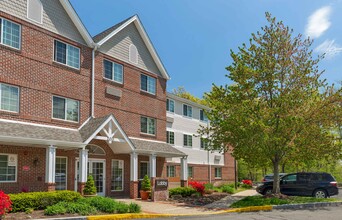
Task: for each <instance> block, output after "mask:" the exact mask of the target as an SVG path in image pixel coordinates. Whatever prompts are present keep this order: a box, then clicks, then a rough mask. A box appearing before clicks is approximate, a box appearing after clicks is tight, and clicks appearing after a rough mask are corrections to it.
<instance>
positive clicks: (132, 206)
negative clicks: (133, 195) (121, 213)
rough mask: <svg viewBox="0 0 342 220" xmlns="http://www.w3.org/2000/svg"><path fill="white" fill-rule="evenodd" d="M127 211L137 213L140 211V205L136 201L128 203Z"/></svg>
mask: <svg viewBox="0 0 342 220" xmlns="http://www.w3.org/2000/svg"><path fill="white" fill-rule="evenodd" d="M128 209H129V212H130V213H139V212H141V207H140V205H138V204H136V203H132V202H131V203H130V204H129V206H128Z"/></svg>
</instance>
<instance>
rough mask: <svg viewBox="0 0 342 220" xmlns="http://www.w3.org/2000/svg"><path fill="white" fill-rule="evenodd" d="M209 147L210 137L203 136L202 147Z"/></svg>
mask: <svg viewBox="0 0 342 220" xmlns="http://www.w3.org/2000/svg"><path fill="white" fill-rule="evenodd" d="M207 147H208V139H207V138H201V149H207Z"/></svg>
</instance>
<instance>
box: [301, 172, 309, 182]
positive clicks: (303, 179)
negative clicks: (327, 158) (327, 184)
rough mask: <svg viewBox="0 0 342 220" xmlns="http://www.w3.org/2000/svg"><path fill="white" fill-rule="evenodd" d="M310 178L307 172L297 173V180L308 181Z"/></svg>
mask: <svg viewBox="0 0 342 220" xmlns="http://www.w3.org/2000/svg"><path fill="white" fill-rule="evenodd" d="M309 179H310V174H309V173H300V174H298V181H308V180H309Z"/></svg>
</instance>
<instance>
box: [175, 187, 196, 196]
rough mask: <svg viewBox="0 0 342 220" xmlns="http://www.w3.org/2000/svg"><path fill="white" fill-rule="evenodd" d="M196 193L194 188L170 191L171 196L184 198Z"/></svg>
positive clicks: (180, 188) (178, 188)
mask: <svg viewBox="0 0 342 220" xmlns="http://www.w3.org/2000/svg"><path fill="white" fill-rule="evenodd" d="M196 192H197V191H196V190H195V189H194V188H192V187H177V188H173V189H170V190H169V196H170V197H171V196H173V195H181V196H182V197H189V196H191V195H192V194H194V193H196Z"/></svg>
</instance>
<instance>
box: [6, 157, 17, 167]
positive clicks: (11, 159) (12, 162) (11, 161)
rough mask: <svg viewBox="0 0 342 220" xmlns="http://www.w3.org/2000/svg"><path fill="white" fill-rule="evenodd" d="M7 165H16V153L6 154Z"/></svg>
mask: <svg viewBox="0 0 342 220" xmlns="http://www.w3.org/2000/svg"><path fill="white" fill-rule="evenodd" d="M7 166H17V155H13V154H10V155H9V156H8V164H7Z"/></svg>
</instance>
